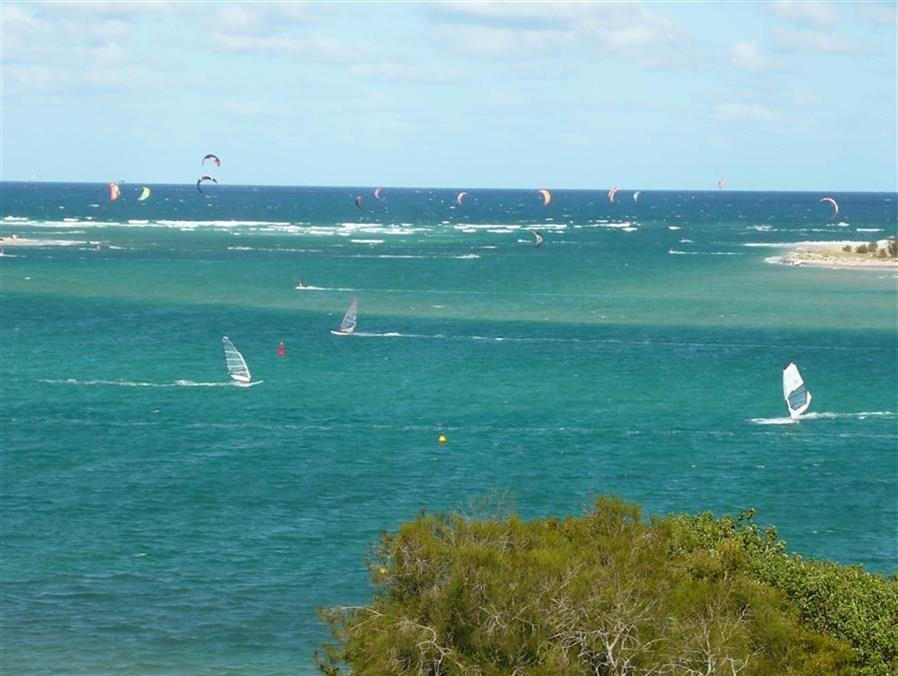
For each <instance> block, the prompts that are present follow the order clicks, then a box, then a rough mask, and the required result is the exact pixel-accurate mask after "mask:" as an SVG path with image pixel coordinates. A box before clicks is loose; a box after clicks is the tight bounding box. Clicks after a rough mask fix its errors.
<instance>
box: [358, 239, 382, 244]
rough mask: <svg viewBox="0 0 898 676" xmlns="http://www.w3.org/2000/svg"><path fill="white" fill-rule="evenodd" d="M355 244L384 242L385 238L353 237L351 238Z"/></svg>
mask: <svg viewBox="0 0 898 676" xmlns="http://www.w3.org/2000/svg"><path fill="white" fill-rule="evenodd" d="M349 241H350V242H352V243H353V244H383V243H384V240H382V239H351V240H349Z"/></svg>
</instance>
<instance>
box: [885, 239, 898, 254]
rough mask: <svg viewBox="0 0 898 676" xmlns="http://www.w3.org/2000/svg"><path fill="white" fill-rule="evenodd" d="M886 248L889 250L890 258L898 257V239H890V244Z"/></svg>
mask: <svg viewBox="0 0 898 676" xmlns="http://www.w3.org/2000/svg"><path fill="white" fill-rule="evenodd" d="M886 248H887V249H888V250H889V256H891V257H892V258H896V257H898V237H889V243H888V245H887V246H886Z"/></svg>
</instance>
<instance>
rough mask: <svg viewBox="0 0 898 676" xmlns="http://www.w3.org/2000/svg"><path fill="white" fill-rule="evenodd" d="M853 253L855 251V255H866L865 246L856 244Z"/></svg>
mask: <svg viewBox="0 0 898 676" xmlns="http://www.w3.org/2000/svg"><path fill="white" fill-rule="evenodd" d="M854 251H855V253H859V254H865V253H867V245H866V244H858V246H857V248H856V249H855V250H854Z"/></svg>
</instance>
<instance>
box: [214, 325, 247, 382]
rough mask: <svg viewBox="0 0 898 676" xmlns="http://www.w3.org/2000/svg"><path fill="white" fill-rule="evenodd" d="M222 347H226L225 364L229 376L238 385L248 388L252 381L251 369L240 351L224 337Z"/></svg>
mask: <svg viewBox="0 0 898 676" xmlns="http://www.w3.org/2000/svg"><path fill="white" fill-rule="evenodd" d="M221 342H222V345H224V353H225V364H227V367H228V375H230V376H231V380H233V381H234V383H235V384H236V385H241V386H244V387H245V386H248V385H249V384H250V381H251V380H252V375H250V372H249V367H248V366H247V365H246V360H245V359H244V358H243V355H242V354H240V351H239V350H238V349H237V348H236V347H234V343H232V342H231V339H230V338H228V337H227V336H222V339H221Z"/></svg>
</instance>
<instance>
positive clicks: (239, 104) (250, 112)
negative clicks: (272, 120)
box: [222, 99, 288, 117]
mask: <svg viewBox="0 0 898 676" xmlns="http://www.w3.org/2000/svg"><path fill="white" fill-rule="evenodd" d="M222 110H224V112H226V113H233V114H234V115H241V116H242V115H246V116H248V117H255V116H256V115H283V114H285V113H287V112H288V109H287V108H286V107H285V106H282V105H280V104H277V103H270V102H269V101H261V100H252V99H245V100H239V101H237V100H233V99H228V100H225V101H224V102H223V103H222Z"/></svg>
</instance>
